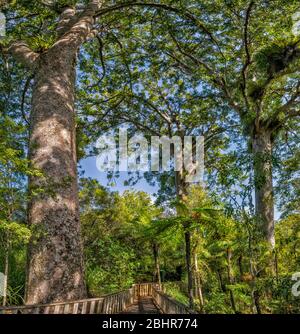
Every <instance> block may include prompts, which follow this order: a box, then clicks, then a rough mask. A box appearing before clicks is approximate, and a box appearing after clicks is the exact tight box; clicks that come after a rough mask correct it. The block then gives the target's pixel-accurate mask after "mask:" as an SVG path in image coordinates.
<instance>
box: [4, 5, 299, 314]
mask: <svg viewBox="0 0 300 334" xmlns="http://www.w3.org/2000/svg"><path fill="white" fill-rule="evenodd" d="M0 12H2V13H3V14H4V17H5V21H6V22H5V24H6V34H5V36H1V37H0V77H1V80H0V240H1V241H0V272H1V273H3V274H4V277H6V279H5V280H4V287H3V288H4V290H5V291H6V294H4V295H5V297H0V301H1V304H2V305H3V306H7V305H22V304H24V303H25V304H42V303H50V302H57V301H64V300H76V299H80V298H87V297H89V298H92V297H98V296H101V295H104V294H108V293H112V292H116V291H120V290H123V289H127V288H129V287H130V286H132V284H134V283H142V282H156V283H159V284H160V285H162V286H163V289H164V291H165V292H166V294H168V295H169V296H171V297H172V298H174V299H175V300H178V301H179V302H181V303H183V304H185V305H186V306H187V307H189V308H190V309H193V310H195V311H196V312H199V313H226V314H239V313H246V314H261V313H262V314H271V313H299V312H300V296H299V293H298V291H297V287H298V290H299V286H298V285H297V279H298V280H299V277H300V274H299V276H297V275H296V276H295V274H296V273H298V272H300V241H299V240H300V239H299V238H300V175H299V163H300V150H299V148H300V146H299V140H300V131H299V129H300V123H299V116H300V107H299V106H300V71H299V69H300V45H299V44H300V6H299V1H298V0H272V1H268V0H253V1H251V0H235V1H233V0H216V1H212V0H189V1H186V0H181V1H173V0H162V1H155V0H153V1H126V0H120V1H110V0H102V1H96V0H92V1H88V0H87V1H84V0H82V1H75V0H57V1H54V0H53V1H52V0H43V1H37V0H31V1H27V0H18V1H15V0H12V1H0ZM1 22H2V21H1ZM124 126H126V129H127V131H128V134H129V136H131V137H132V136H134V135H135V134H140V133H142V134H143V135H144V137H145V138H147V139H150V138H151V136H159V137H161V136H166V137H168V138H172V137H174V136H177V137H178V138H180V139H181V140H183V138H184V137H185V136H203V137H204V160H205V171H204V180H203V182H192V183H191V182H186V171H185V170H184V169H183V170H182V171H176V170H174V169H173V168H170V169H169V170H164V169H163V168H160V169H159V170H158V171H143V170H141V171H129V172H128V173H127V179H126V181H125V185H126V186H127V188H128V190H126V191H124V192H120V191H118V188H117V187H114V183H115V182H116V180H118V177H120V173H119V172H118V171H107V173H106V178H107V179H108V180H109V182H108V183H106V184H104V183H102V184H101V182H100V181H99V180H100V179H101V180H102V179H104V178H103V177H101V178H100V172H99V179H94V178H92V177H90V176H89V175H88V174H89V173H88V171H87V170H83V169H82V167H81V164H82V162H83V161H85V159H87V158H90V159H91V158H92V157H93V158H94V159H95V157H97V155H98V154H100V152H99V147H98V146H97V140H98V138H99V137H100V136H101V135H103V134H106V133H109V134H110V135H112V136H115V137H116V138H117V136H118V134H119V132H118V131H119V129H120V127H124ZM171 146H172V145H171ZM171 153H172V154H171V164H172V162H174V159H175V155H176V147H175V144H174V145H173V146H172V149H171ZM92 161H94V160H92ZM95 161H96V159H95ZM95 164H96V162H95ZM102 173H103V172H102ZM102 176H103V175H102ZM140 182H142V184H148V187H147V189H148V188H149V187H152V188H153V189H154V190H153V192H154V193H153V194H152V193H147V192H146V191H140V190H139V191H138V190H136V188H135V186H136V185H137V184H140ZM298 283H299V282H298ZM295 286H296V288H295ZM295 290H296V291H295Z"/></svg>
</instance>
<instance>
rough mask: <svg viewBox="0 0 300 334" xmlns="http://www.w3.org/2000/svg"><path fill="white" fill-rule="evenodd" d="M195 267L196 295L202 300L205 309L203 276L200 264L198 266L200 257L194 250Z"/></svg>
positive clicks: (201, 305) (201, 304) (201, 303)
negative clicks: (201, 275)
mask: <svg viewBox="0 0 300 334" xmlns="http://www.w3.org/2000/svg"><path fill="white" fill-rule="evenodd" d="M194 268H195V274H194V276H195V277H194V279H195V292H196V293H195V295H196V297H197V298H198V299H199V301H200V307H201V309H203V306H204V300H203V293H202V284H201V277H200V272H199V266H198V258H197V253H196V252H194Z"/></svg>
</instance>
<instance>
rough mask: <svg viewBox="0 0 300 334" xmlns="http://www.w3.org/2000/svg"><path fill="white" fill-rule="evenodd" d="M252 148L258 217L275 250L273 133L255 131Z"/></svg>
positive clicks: (261, 130)
mask: <svg viewBox="0 0 300 334" xmlns="http://www.w3.org/2000/svg"><path fill="white" fill-rule="evenodd" d="M252 147H253V155H254V164H253V165H254V177H255V208H256V216H257V219H258V221H259V223H260V224H261V226H262V230H263V233H264V237H265V239H266V240H267V242H268V243H269V245H270V246H271V248H274V247H275V234H274V196H273V177H272V138H271V131H270V130H268V129H264V128H261V129H259V130H258V131H255V133H254V135H253V140H252Z"/></svg>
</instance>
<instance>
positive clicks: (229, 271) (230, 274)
mask: <svg viewBox="0 0 300 334" xmlns="http://www.w3.org/2000/svg"><path fill="white" fill-rule="evenodd" d="M231 258H232V251H231V250H230V249H227V275H228V281H229V283H230V285H232V284H234V276H233V272H232V266H231ZM229 295H230V303H231V306H232V309H233V311H234V313H237V310H236V305H235V299H234V293H233V291H232V290H231V289H229Z"/></svg>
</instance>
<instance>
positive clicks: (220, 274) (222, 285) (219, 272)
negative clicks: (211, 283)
mask: <svg viewBox="0 0 300 334" xmlns="http://www.w3.org/2000/svg"><path fill="white" fill-rule="evenodd" d="M217 273H218V279H219V284H220V289H221V291H222V292H226V287H225V284H224V282H223V277H222V271H221V269H218V270H217Z"/></svg>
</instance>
